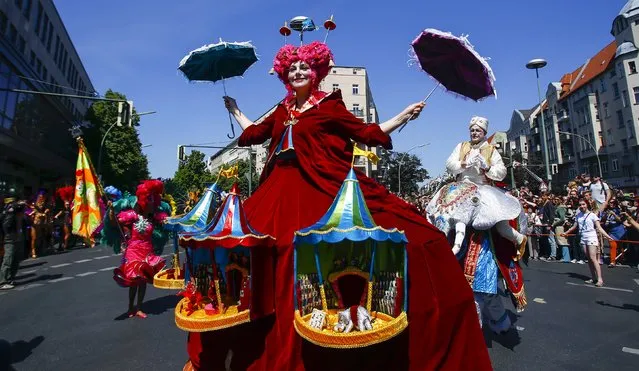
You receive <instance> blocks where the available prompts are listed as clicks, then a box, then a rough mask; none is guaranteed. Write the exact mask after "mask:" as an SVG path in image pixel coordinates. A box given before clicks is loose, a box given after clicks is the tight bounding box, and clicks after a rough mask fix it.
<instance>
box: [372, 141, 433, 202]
mask: <svg viewBox="0 0 639 371" xmlns="http://www.w3.org/2000/svg"><path fill="white" fill-rule="evenodd" d="M379 164H380V166H381V168H380V171H381V182H382V184H384V186H386V188H388V190H389V191H391V192H394V193H398V192H399V174H400V164H401V187H402V189H401V194H402V195H410V194H414V193H418V191H419V185H418V183H421V182H423V181H425V180H426V179H428V178H429V176H428V171H427V170H426V169H424V168H423V167H422V161H421V160H420V159H419V157H417V156H415V155H411V154H407V153H406V152H392V151H385V150H382V151H381V156H380V162H379Z"/></svg>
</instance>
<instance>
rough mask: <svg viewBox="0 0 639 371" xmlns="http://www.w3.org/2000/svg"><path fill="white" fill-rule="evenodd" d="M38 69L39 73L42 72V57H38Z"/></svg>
mask: <svg viewBox="0 0 639 371" xmlns="http://www.w3.org/2000/svg"><path fill="white" fill-rule="evenodd" d="M36 71H37V72H38V75H40V74H41V73H42V61H41V60H40V58H36Z"/></svg>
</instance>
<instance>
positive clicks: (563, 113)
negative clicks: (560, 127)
mask: <svg viewBox="0 0 639 371" xmlns="http://www.w3.org/2000/svg"><path fill="white" fill-rule="evenodd" d="M569 118H570V116H569V115H568V111H566V110H561V111H559V113H558V114H557V121H558V122H563V121H567V120H568V119H569Z"/></svg>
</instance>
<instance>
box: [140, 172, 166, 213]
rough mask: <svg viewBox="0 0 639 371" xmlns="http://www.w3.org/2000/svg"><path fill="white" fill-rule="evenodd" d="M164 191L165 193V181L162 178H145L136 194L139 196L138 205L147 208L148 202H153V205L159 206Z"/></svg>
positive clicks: (143, 208)
mask: <svg viewBox="0 0 639 371" xmlns="http://www.w3.org/2000/svg"><path fill="white" fill-rule="evenodd" d="M162 193H164V183H162V181H161V180H155V179H153V180H145V181H143V182H142V183H140V185H139V186H138V188H137V190H136V191H135V195H136V196H137V198H138V205H140V207H141V208H142V210H145V209H146V207H147V205H148V203H149V202H151V203H153V207H154V208H157V207H159V206H160V203H161V202H162Z"/></svg>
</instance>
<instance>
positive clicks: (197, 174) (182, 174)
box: [164, 151, 215, 203]
mask: <svg viewBox="0 0 639 371" xmlns="http://www.w3.org/2000/svg"><path fill="white" fill-rule="evenodd" d="M205 156H206V155H205V154H204V153H202V152H200V151H193V152H191V153H190V154H189V155H187V156H186V160H184V161H181V162H180V165H179V166H178V169H177V170H176V171H175V174H174V175H173V178H172V179H169V180H167V181H165V183H164V187H165V192H166V193H169V194H171V195H173V197H175V199H176V200H177V201H178V203H180V202H179V201H184V200H186V198H187V194H188V192H190V191H196V190H203V189H204V187H206V184H207V183H209V182H212V181H214V180H215V179H213V175H212V174H211V173H210V172H209V171H208V170H207V168H206V162H205V161H204V159H205Z"/></svg>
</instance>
